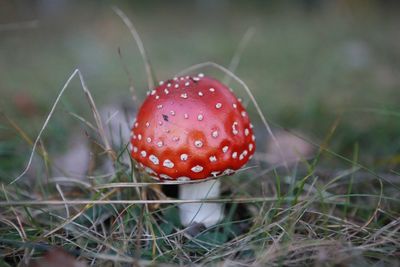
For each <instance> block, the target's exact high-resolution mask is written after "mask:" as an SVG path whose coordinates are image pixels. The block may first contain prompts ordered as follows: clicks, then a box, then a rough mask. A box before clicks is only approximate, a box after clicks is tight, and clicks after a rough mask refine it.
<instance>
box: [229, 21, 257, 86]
mask: <svg viewBox="0 0 400 267" xmlns="http://www.w3.org/2000/svg"><path fill="white" fill-rule="evenodd" d="M255 32H256V31H255V29H254V28H253V27H250V28H248V29H247V31H246V32H245V33H244V35H243V37H242V40H241V41H240V43H239V45H238V47H237V49H236V51H235V54H234V55H233V57H232V60H231V63H230V64H229V67H228V69H229V71H230V72H232V73H235V72H236V69H237V67H238V66H239V63H240V59H241V57H242V54H243V51H244V50H245V48H246V46H247V45H248V44H249V42H250V40H251V38H253V36H254V34H255ZM230 80H231V76H230V75H228V74H226V75H225V78H224V79H223V83H224V84H226V85H229V82H230Z"/></svg>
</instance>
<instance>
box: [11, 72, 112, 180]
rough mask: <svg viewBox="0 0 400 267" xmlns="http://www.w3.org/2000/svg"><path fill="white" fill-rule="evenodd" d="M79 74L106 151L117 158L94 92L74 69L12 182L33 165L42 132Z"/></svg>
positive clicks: (80, 74)
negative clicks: (102, 120)
mask: <svg viewBox="0 0 400 267" xmlns="http://www.w3.org/2000/svg"><path fill="white" fill-rule="evenodd" d="M77 74H78V76H79V79H80V82H81V85H82V89H83V91H84V93H85V95H86V97H87V98H88V100H89V104H90V107H91V109H92V112H93V115H94V119H95V121H96V124H97V127H98V131H99V135H100V137H101V138H102V141H103V142H104V146H105V149H106V152H107V153H108V154H109V155H110V157H111V159H112V160H113V161H114V160H115V158H116V156H115V153H113V151H112V149H111V146H110V143H109V142H108V139H107V137H106V134H105V131H104V127H103V124H102V122H101V118H100V114H99V112H98V110H97V108H96V104H95V102H94V100H93V97H92V94H91V93H90V91H89V89H88V88H87V86H86V83H85V81H84V79H83V76H82V73H81V72H80V70H79V69H76V70H74V71H73V73H72V74H71V75H70V76H69V78H68V79H67V81H66V82H65V84H64V86H63V88H62V89H61V91H60V92H59V94H58V95H57V98H56V100H55V101H54V103H53V106H52V107H51V109H50V112H49V114H48V115H47V117H46V120H45V122H44V123H43V125H42V128H41V129H40V131H39V134H38V135H37V137H36V140H35V142H34V143H33V147H32V151H31V153H30V156H29V160H28V163H27V165H26V166H25V168H24V170H23V171H22V173H21V174H20V175H18V176H17V177H16V178H15V179H14V180H13V181H11V182H10V184H14V183H15V182H17V181H18V180H19V179H21V178H22V177H23V176H24V175H25V174H26V173H27V171H28V170H29V168H30V167H31V164H32V160H33V156H34V154H35V152H36V148H37V146H38V144H39V141H40V138H41V137H42V134H43V132H44V130H45V129H46V127H47V125H48V123H49V121H50V119H51V118H52V117H53V114H54V112H55V109H56V107H57V106H58V103H59V102H60V99H61V97H62V96H63V94H64V92H65V91H66V90H67V88H68V85H69V84H70V83H71V81H72V79H73V78H74V77H75V76H76V75H77Z"/></svg>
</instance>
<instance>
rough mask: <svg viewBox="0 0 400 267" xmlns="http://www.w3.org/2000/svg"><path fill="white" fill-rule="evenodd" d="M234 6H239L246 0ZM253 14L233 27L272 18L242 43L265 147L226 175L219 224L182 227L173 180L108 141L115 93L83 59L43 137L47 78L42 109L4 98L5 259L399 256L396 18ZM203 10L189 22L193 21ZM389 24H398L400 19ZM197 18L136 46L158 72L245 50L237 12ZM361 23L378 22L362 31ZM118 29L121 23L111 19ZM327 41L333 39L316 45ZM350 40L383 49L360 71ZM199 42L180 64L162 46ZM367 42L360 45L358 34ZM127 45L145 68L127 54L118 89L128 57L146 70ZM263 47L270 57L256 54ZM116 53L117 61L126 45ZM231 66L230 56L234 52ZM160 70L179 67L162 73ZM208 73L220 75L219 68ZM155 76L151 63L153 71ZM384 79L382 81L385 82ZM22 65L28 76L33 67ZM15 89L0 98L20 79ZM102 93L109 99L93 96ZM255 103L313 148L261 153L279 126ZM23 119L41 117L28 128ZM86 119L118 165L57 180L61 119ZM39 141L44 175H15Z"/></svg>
mask: <svg viewBox="0 0 400 267" xmlns="http://www.w3.org/2000/svg"><path fill="white" fill-rule="evenodd" d="M236 8H238V9H235V10H240V6H236ZM262 8H263V6H261V7H260V9H262ZM128 10H129V9H128ZM235 10H234V12H238V11H235ZM268 10H269V9H268ZM100 11H102V12H105V11H104V10H103V9H100ZM153 11H154V12H156V10H153ZM247 12H248V11H247ZM252 12H253V13H250V14H251V15H248V13H246V10H245V11H244V13H243V18H242V20H239V22H242V23H244V24H255V25H256V26H260V25H261V26H263V25H264V24H263V23H266V25H268V27H267V28H268V29H267V31H264V29H263V28H261V30H259V29H258V28H257V27H256V32H255V34H254V37H253V38H254V39H252V40H250V41H248V42H247V43H248V44H247V48H245V49H244V50H243V51H242V56H241V63H240V65H239V66H238V68H237V73H238V76H239V77H241V78H242V79H243V80H245V81H249V82H248V83H247V84H248V85H249V88H250V89H251V90H252V93H253V94H254V95H255V99H257V100H258V101H257V102H258V103H259V105H260V108H259V109H258V110H257V109H255V108H253V106H252V105H250V104H249V112H250V114H251V116H252V118H253V120H254V121H255V124H256V129H257V133H256V134H257V145H258V155H257V157H255V159H254V160H253V161H252V162H251V163H250V164H249V166H250V168H248V169H245V170H243V171H241V172H239V173H237V174H236V175H234V176H229V177H223V178H221V179H222V182H223V194H222V196H221V198H220V199H216V200H211V201H216V202H222V203H225V218H224V220H223V221H222V222H220V223H219V224H218V225H216V226H214V227H211V228H208V229H200V230H199V231H198V233H196V234H195V235H194V236H191V235H189V234H188V229H185V228H184V227H183V226H182V225H181V224H180V222H179V220H178V218H179V216H178V213H177V212H178V208H177V204H178V203H179V201H178V200H177V199H176V198H175V197H174V196H173V194H169V193H168V192H169V191H171V190H172V189H173V188H174V186H175V185H164V186H163V191H162V192H161V191H160V188H159V185H157V184H156V183H153V182H152V181H150V180H148V179H147V178H146V177H144V176H142V175H140V174H138V173H136V172H135V170H134V169H133V168H131V166H130V165H126V164H125V163H123V161H122V156H123V155H124V154H125V153H127V151H126V147H125V146H124V145H119V146H118V145H113V144H111V143H110V144H108V145H107V142H108V141H107V138H106V137H105V134H104V133H103V132H104V129H103V130H102V128H105V127H106V126H104V125H102V122H101V121H100V120H99V116H100V115H99V114H98V112H97V108H96V104H97V103H98V102H100V103H102V102H103V103H104V102H106V100H107V99H109V95H107V93H106V89H105V88H104V87H102V85H101V83H100V81H101V80H102V79H104V78H100V79H99V80H100V81H95V80H96V79H94V78H93V77H96V75H93V73H91V72H90V70H89V71H88V72H87V73H88V75H87V76H88V78H86V75H85V74H86V72H85V70H81V73H79V74H83V75H85V79H83V78H82V77H81V78H82V79H81V80H80V83H79V79H78V78H79V75H78V72H76V73H75V74H76V75H77V76H75V77H74V79H72V80H71V83H70V84H66V86H65V90H66V91H65V95H61V94H59V95H58V96H59V97H60V102H59V105H60V104H61V105H60V106H57V107H56V108H55V109H54V114H53V117H51V119H49V123H48V124H47V125H46V126H47V127H44V128H43V129H44V131H43V136H40V138H37V139H35V138H36V137H37V136H38V135H37V133H38V132H40V129H42V126H43V121H44V119H43V118H46V117H47V115H48V114H49V113H48V112H49V110H50V108H48V105H50V103H51V104H54V102H51V101H50V99H55V97H51V94H50V93H48V92H43V91H40V90H43V89H40V88H41V87H43V84H42V83H40V82H36V83H33V85H32V86H36V87H35V88H37V90H38V91H36V94H37V95H39V96H45V98H44V100H41V101H42V102H45V103H46V104H45V105H44V107H43V108H38V110H39V111H38V113H39V114H38V115H37V117H35V118H33V119H32V118H29V117H26V116H22V115H21V114H19V113H18V112H19V111H18V110H17V109H15V108H14V107H11V105H10V103H7V104H5V105H3V110H2V112H3V114H2V116H3V119H2V120H1V121H0V131H1V132H0V133H1V135H2V136H3V137H5V138H4V141H1V142H0V160H1V161H0V164H1V165H0V167H1V168H0V179H1V189H0V255H1V257H2V259H1V260H0V266H1V265H3V266H15V265H18V264H19V265H20V266H23V264H24V263H26V262H28V261H30V260H32V259H36V258H38V257H40V256H41V255H43V253H45V252H46V251H48V250H49V249H51V248H53V247H55V246H60V247H62V248H63V249H65V250H66V251H68V252H69V253H70V254H72V255H74V256H76V257H78V258H79V259H80V260H84V261H85V262H86V263H87V264H88V265H93V266H104V265H106V266H131V265H132V264H135V265H159V266H163V265H167V266H168V265H172V266H175V265H189V264H199V265H222V264H225V265H228V266H229V265H235V266H236V265H237V266H241V265H245V266H247V265H254V266H262V265H267V266H304V265H307V266H308V265H313V266H398V265H400V261H399V260H398V258H399V256H400V231H399V230H400V221H399V218H400V203H399V202H400V197H399V188H400V185H399V172H398V165H399V160H398V151H399V145H400V143H399V138H398V133H399V130H400V128H399V126H398V125H399V124H398V123H397V120H398V115H399V111H398V104H397V103H396V101H397V99H398V98H396V96H398V86H399V82H398V81H396V79H395V78H394V77H393V75H394V74H393V73H394V72H395V71H394V70H396V68H398V65H397V62H396V61H395V60H392V58H396V57H398V52H396V49H387V48H392V47H393V46H395V45H394V44H393V42H392V41H393V40H392V38H395V37H390V36H391V35H390V34H392V33H393V30H394V29H393V27H391V26H390V25H392V24H390V25H389V27H387V24H386V23H384V22H382V21H381V20H380V19H381V17H380V16H379V14H377V13H375V12H372V11H371V12H372V13H371V14H373V15H371V14H370V15H367V16H366V17H362V19H359V18H358V17H357V16H359V15H360V14H356V15H354V17H351V18H350V19H349V18H347V20H345V21H340V20H339V19H338V17H340V16H339V15H340V14H342V13H340V12H339V13H335V12H328V11H327V10H325V9H322V10H319V11H318V12H319V13H316V14H315V13H313V14H312V18H309V19H307V18H306V17H305V16H304V15H302V14H299V13H297V12H295V11H293V10H292V11H291V12H293V13H291V12H289V13H288V14H286V15H282V16H277V15H273V14H270V13H268V14H270V16H269V17H268V16H267V18H263V17H262V16H260V15H259V13H257V11H255V10H253V11H252ZM145 14H146V13H145V12H143V15H142V17H140V16H139V17H138V20H139V21H140V20H142V22H141V23H138V24H135V26H139V25H145V22H146V21H148V18H146V16H145ZM238 14H240V15H242V14H241V13H238ZM246 14H247V15H246ZM159 15H160V16H162V15H161V14H159ZM360 16H361V15H360ZM375 16H376V17H375ZM115 17H116V16H115V15H114V19H115V20H116V21H118V20H117V19H116V18H115ZM140 18H141V19H140ZM199 18H201V17H196V16H193V17H192V19H193V20H195V22H196V21H197V19H199ZM234 18H235V19H238V18H239V16H234ZM184 20H185V21H188V23H190V22H189V21H190V20H186V19H185V18H184ZM228 20H229V18H228ZM338 20H339V21H338ZM388 20H389V21H393V20H394V21H396V20H395V19H392V18H391V17H389V18H388ZM163 21H167V20H163ZM349 21H350V22H349ZM179 22H180V21H176V22H174V21H172V22H169V24H168V25H167V27H166V28H168V27H170V28H171V29H176V27H171V25H175V23H177V24H179ZM195 22H192V23H193V24H196V25H197V26H196V25H194V26H193V25H192V27H194V28H195V29H197V30H198V31H196V33H195V34H193V35H192V36H194V38H195V39H193V40H192V41H190V40H189V41H187V42H184V44H180V42H176V40H175V39H174V38H173V37H171V36H169V35H168V32H167V30H166V29H164V28H163V27H165V26H162V25H161V26H160V25H156V26H147V27H148V28H147V29H148V30H149V31H148V32H151V30H152V29H153V30H154V29H158V33H159V35H157V36H152V37H149V36H148V35H149V33H147V31H144V32H146V33H147V35H145V36H144V37H147V39H149V40H150V41H147V42H145V43H146V46H145V47H142V49H143V48H146V49H147V50H148V51H150V53H149V58H150V59H153V60H152V62H153V67H155V68H156V69H161V70H162V71H161V73H160V74H159V73H156V74H158V75H160V77H161V76H162V77H163V76H164V75H165V76H169V75H174V74H175V73H177V72H179V70H181V69H184V68H185V67H187V66H189V65H192V64H196V63H199V62H202V61H204V60H201V59H203V58H204V57H205V55H202V53H210V54H208V55H211V57H213V56H212V55H215V57H216V58H224V57H226V58H230V57H231V54H233V52H234V50H235V47H236V46H239V47H240V46H241V45H240V44H239V43H240V35H241V34H243V33H245V32H246V31H245V30H243V31H242V30H232V32H233V33H232V36H235V38H236V37H238V36H239V37H238V38H236V39H235V40H236V42H235V43H234V44H231V43H232V42H231V41H232V40H233V37H232V36H230V35H229V34H227V36H225V37H224V38H222V37H221V36H219V34H221V32H224V29H225V28H226V26H227V25H234V26H235V25H236V26H237V25H240V23H239V22H232V24H229V23H227V22H224V23H226V24H224V25H222V26H215V29H213V30H210V31H209V32H207V31H205V30H204V29H203V28H202V27H204V26H201V24H200V23H195ZM128 25H129V24H128ZM199 25H200V26H199ZM349 25H350V26H351V27H349ZM251 26H253V25H251ZM365 26H368V27H367V28H368V29H369V30H368V31H366V30H364V27H365ZM121 28H122V29H123V24H122V23H120V24H118V27H116V29H121ZM160 28H161V29H160ZM228 28H229V27H228ZM322 29H323V30H324V31H321V30H322ZM257 30H259V31H260V33H259V34H257ZM172 31H173V33H174V34H179V32H178V33H176V32H175V31H176V30H172ZM382 31H383V34H381V32H382ZM239 32H240V33H239ZM328 33H329V34H328ZM79 34H80V33H78V35H79ZM170 34H171V33H170ZM174 34H172V36H174ZM204 36H206V37H207V38H203V37H204ZM175 38H176V37H175ZM320 38H323V39H324V38H325V39H324V40H326V41H323V42H322V43H321V42H320V41H318V40H319V39H320ZM224 39H227V40H224ZM354 39H357V40H360V39H361V40H363V44H364V45H365V44H366V45H367V46H368V49H369V50H370V54H372V55H374V56H373V57H375V58H373V59H370V60H372V61H373V63H366V64H367V65H363V67H361V68H358V67H356V68H355V69H354V66H353V67H351V66H348V65H346V64H350V63H345V62H343V59H340V58H341V53H343V51H342V50H340V49H341V48H340V46H341V45H346V44H347V42H348V41H349V40H350V43H351V42H352V40H354ZM157 40H158V42H157ZM159 40H163V42H162V45H157V44H158V43H159ZM211 40H215V43H214V42H213V41H211ZM378 40H380V41H378ZM4 42H5V43H6V44H5V43H3V46H2V47H4V49H3V51H7V47H8V44H7V41H4ZM113 42H115V40H113ZM195 43H203V44H205V45H206V44H209V45H206V46H205V47H204V48H201V49H199V50H196V51H195V52H194V53H193V54H194V55H192V54H189V55H183V56H182V58H181V59H180V60H179V61H178V60H177V61H174V60H171V58H170V57H169V56H167V54H168V53H171V54H174V56H176V51H185V49H187V48H185V47H186V46H188V45H194V44H195ZM210 43H211V44H210ZM228 43H229V44H228ZM164 46H165V47H164ZM350 46H351V44H350ZM169 47H175V48H174V49H172V48H169ZM338 47H339V48H338ZM356 47H357V44H356ZM359 48H360V47H359ZM168 49H170V50H168ZM175 49H178V50H175ZM241 49H242V48H240V50H241ZM346 49H347V48H346ZM351 49H353V48H350V50H351ZM360 49H361V51H364V50H363V49H364V48H363V45H361V48H360ZM227 50H228V52H229V53H228V52H227ZM123 51H124V50H123V49H122V53H121V57H122V59H123V61H124V62H125V64H127V62H135V63H134V65H135V66H133V67H132V66H129V65H126V66H125V70H124V67H121V65H119V68H120V70H121V72H120V73H118V72H117V71H115V70H114V71H112V70H110V69H108V70H107V71H106V73H107V75H109V77H110V79H115V80H118V81H119V83H117V84H119V85H121V84H123V83H121V82H120V81H121V80H123V81H129V79H128V78H126V72H129V69H130V68H131V69H134V71H133V73H134V74H136V75H133V76H135V77H136V76H138V75H137V73H145V72H146V71H145V69H144V68H143V65H141V64H139V63H136V62H138V61H137V60H138V59H139V58H140V53H137V52H135V53H133V52H132V54H135V55H134V56H132V55H127V53H124V52H123ZM174 51H175V53H172V52H174ZM209 51H214V52H209ZM259 51H263V52H264V53H263V54H262V55H260V53H259ZM282 51H284V52H282ZM346 51H347V50H346ZM397 51H398V50H397ZM231 52H232V53H231ZM3 53H5V52H3ZM153 53H154V54H153ZM213 53H215V54H213ZM345 53H346V52H345ZM138 54H139V56H138ZM113 55H114V57H115V58H117V59H118V58H119V57H118V55H117V54H116V53H114V54H113ZM142 55H143V51H142ZM153 55H154V56H153ZM59 57H60V56H59ZM133 57H134V58H133ZM370 57H371V56H370ZM361 58H364V56H362V57H361ZM52 60H55V59H52ZM118 60H119V59H118ZM111 62H113V63H111V64H115V65H113V67H115V66H117V65H118V64H120V63H118V64H117V63H115V62H114V61H111ZM167 62H171V66H168V65H166V64H167ZM266 62H268V64H266ZM66 65H68V64H63V66H62V67H61V70H57V69H54V70H52V69H48V70H47V71H48V72H49V73H51V71H54V72H55V73H58V72H60V73H62V74H63V76H62V77H63V78H62V79H60V80H58V81H57V84H59V83H60V81H61V80H66V79H67V78H68V77H66V76H67V75H66V73H70V72H71V70H68V71H65V69H64V68H66V67H65V66H66ZM223 65H227V66H228V65H229V60H226V64H223ZM12 68H13V67H12V66H11V69H12ZM141 68H142V69H141ZM140 69H141V70H140ZM166 69H167V70H168V71H170V70H171V69H173V71H171V73H167V71H166ZM382 69H383V73H384V74H379V73H380V72H381V71H382ZM204 70H205V71H207V73H211V74H213V75H215V76H217V77H219V78H221V79H223V78H224V75H223V74H224V73H221V72H217V71H216V70H213V69H209V68H207V69H204ZM102 71H103V70H102ZM131 71H132V70H131ZM147 73H150V72H149V70H148V69H147ZM266 73H267V74H268V75H267V74H266ZM167 74H168V75H167ZM91 75H92V76H91ZM97 75H98V74H97ZM379 75H383V76H384V78H383V80H380V79H382V78H379V77H380V76H379ZM13 76H18V77H21V76H23V70H21V72H19V73H18V72H15V73H13ZM39 76H40V75H39ZM99 76H101V75H99ZM266 76H269V77H270V78H268V77H266ZM378 76H379V77H378ZM97 77H98V76H97ZM145 77H148V76H145ZM52 79H53V78H49V81H48V82H49V83H51V80H52ZM84 80H85V81H86V85H87V86H85V84H84V83H83V81H84ZM142 80H143V81H141V80H140V79H139V81H136V80H134V79H132V81H133V83H134V85H135V89H136V92H138V98H139V99H140V98H143V94H144V91H143V90H138V88H146V85H145V82H146V79H142ZM266 80H267V81H266ZM387 80H389V82H388V81H387ZM12 82H13V79H10V78H9V79H5V81H4V82H3V86H4V87H2V88H7V86H8V85H10V84H11V83H12ZM18 83H21V84H23V82H21V81H19V82H18ZM53 85H54V84H53ZM125 85H126V84H125ZM231 85H232V87H233V88H234V89H235V91H236V92H237V93H238V94H239V95H241V96H242V97H243V98H244V99H249V97H248V96H246V94H245V93H244V92H243V91H242V88H241V86H242V85H243V84H242V85H241V84H240V82H239V83H238V81H237V80H236V81H235V80H234V79H231ZM128 86H129V84H128ZM128 86H127V87H128ZM54 87H55V88H61V86H60V85H58V86H54ZM82 87H83V89H84V90H83V92H82V90H81V88H82ZM67 88H70V89H67ZM349 88H351V90H350V89H349ZM5 90H6V91H2V92H3V93H4V95H5V94H6V93H9V92H8V91H7V90H10V89H5ZM58 90H59V89H58ZM74 90H75V91H74ZM98 90H99V91H98ZM72 92H74V95H73V93H72ZM94 92H96V94H95V93H94ZM10 94H11V93H10ZM92 94H93V95H92ZM102 94H103V97H98V96H101V95H102ZM127 94H128V93H127ZM11 95H12V94H11ZM84 96H86V98H85V97H84ZM96 96H97V97H96ZM125 97H126V95H125ZM70 113H74V114H76V116H75V117H73V116H70V115H69V114H70ZM260 113H261V114H265V115H268V116H266V117H267V120H268V122H269V123H271V127H272V131H273V132H278V130H279V129H284V130H286V131H288V132H289V133H291V134H292V135H293V136H296V135H300V136H301V137H302V138H303V139H305V140H306V141H307V142H308V143H309V144H310V145H312V146H314V148H315V149H314V151H315V153H314V154H313V156H312V157H311V158H304V159H301V160H300V161H298V162H297V163H296V164H294V165H293V164H292V165H289V166H288V167H287V168H285V167H284V166H271V165H270V164H269V163H268V162H266V160H265V158H266V157H265V153H266V151H265V150H266V149H265V143H266V142H267V141H268V140H269V139H270V138H271V136H270V135H269V134H268V131H266V130H265V127H264V126H265V125H263V124H262V120H261V119H258V114H260ZM93 114H94V115H93ZM18 115H19V116H18ZM6 118H7V119H6ZM77 118H81V119H77ZM27 122H30V123H32V127H28V126H26V125H29V124H26V123H27ZM89 123H90V125H89ZM77 124H79V127H80V128H81V129H82V131H85V132H86V133H87V136H88V137H87V139H88V140H89V142H90V143H91V144H92V147H93V153H95V154H98V157H100V158H101V159H102V160H112V161H113V163H114V171H113V172H112V173H108V174H104V172H102V170H101V168H100V164H99V163H98V162H97V161H95V163H94V167H93V170H92V172H91V173H90V174H88V177H86V178H87V179H84V180H82V179H76V178H73V177H70V176H68V174H66V175H65V177H54V176H53V175H52V164H53V159H54V155H55V154H56V152H57V151H58V152H59V151H60V150H62V149H63V148H65V146H66V145H65V139H66V137H67V136H68V135H72V134H73V133H72V131H68V130H66V129H68V128H67V127H68V126H69V125H77ZM28 128H29V129H28ZM93 128H94V129H93ZM99 129H100V130H99ZM298 131H301V132H303V133H304V132H305V133H306V134H299V133H298ZM306 136H309V137H306ZM35 140H36V141H37V142H35ZM58 143H64V145H63V144H61V145H60V144H58ZM34 144H37V149H36V153H35V154H34V157H33V163H34V167H35V168H34V173H32V172H31V173H29V175H28V176H30V177H21V179H19V180H18V181H17V182H15V183H14V184H10V182H11V181H12V180H14V179H15V177H18V174H20V172H21V170H23V168H24V166H25V164H26V159H27V157H28V156H27V155H28V153H27V151H30V150H31V149H32V146H33V145H34ZM111 151H112V152H111ZM21 155H25V156H24V157H21ZM109 156H111V157H109ZM29 178H30V179H29ZM117 183H118V184H117ZM110 184H113V185H110ZM116 185H119V186H116ZM165 194H167V195H165ZM193 201H195V202H196V201H200V202H201V201H203V202H204V200H193Z"/></svg>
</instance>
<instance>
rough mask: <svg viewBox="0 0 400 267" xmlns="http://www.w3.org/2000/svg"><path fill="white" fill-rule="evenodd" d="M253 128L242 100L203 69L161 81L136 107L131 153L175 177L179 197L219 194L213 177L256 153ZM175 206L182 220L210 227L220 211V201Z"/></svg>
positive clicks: (161, 174) (143, 165)
mask: <svg viewBox="0 0 400 267" xmlns="http://www.w3.org/2000/svg"><path fill="white" fill-rule="evenodd" d="M252 128H253V127H252V124H251V123H250V120H249V117H248V115H247V112H246V110H245V108H244V107H243V105H242V104H241V100H240V99H238V98H237V97H236V96H235V95H234V94H233V93H232V91H231V90H230V89H229V88H228V87H226V86H225V85H223V84H222V83H221V82H219V81H217V80H215V79H213V78H210V77H206V76H204V75H203V74H199V75H197V76H185V77H175V78H174V79H170V80H167V81H165V82H160V85H159V86H158V87H156V88H155V89H154V90H151V91H150V92H149V93H148V96H147V98H146V99H145V101H144V103H143V104H142V106H141V107H140V109H139V112H138V115H137V118H136V120H135V121H134V123H133V127H132V131H131V144H130V151H131V156H132V158H133V159H134V160H135V161H136V162H137V163H138V166H139V168H140V169H141V170H143V171H145V172H147V173H148V174H149V175H150V176H151V177H153V178H155V179H157V180H159V181H179V182H180V187H179V198H180V199H198V198H200V199H207V198H218V196H219V194H220V182H219V181H218V179H216V178H218V177H220V176H224V175H231V174H233V173H234V172H235V171H236V170H238V169H240V168H241V167H242V166H243V165H245V164H246V163H247V162H248V161H249V159H251V157H252V155H253V154H254V150H255V137H254V134H253V130H252ZM196 182H197V183H196ZM179 209H180V219H181V222H182V225H184V226H188V225H190V224H191V223H202V224H204V225H205V226H206V227H210V226H212V225H215V224H216V223H218V222H219V221H220V220H221V219H222V214H223V209H222V205H221V204H219V203H190V204H181V205H179Z"/></svg>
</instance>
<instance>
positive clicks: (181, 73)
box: [177, 61, 289, 173]
mask: <svg viewBox="0 0 400 267" xmlns="http://www.w3.org/2000/svg"><path fill="white" fill-rule="evenodd" d="M204 67H214V68H216V69H218V70H220V71H222V72H224V73H225V74H227V75H229V76H230V77H232V78H233V79H234V80H235V81H236V82H238V83H239V84H240V85H241V86H242V87H243V88H244V90H245V91H246V93H247V94H248V96H249V97H250V100H251V101H252V103H253V105H254V107H255V108H256V110H257V112H258V115H259V116H260V118H261V121H262V123H263V125H264V127H265V129H266V130H267V132H268V134H269V135H270V136H271V138H272V140H273V141H274V143H275V145H276V147H277V149H278V151H279V153H280V157H281V158H282V162H283V165H284V166H285V169H286V170H287V172H288V173H289V168H288V165H287V161H286V159H285V157H284V156H283V152H282V149H281V146H280V144H279V142H278V140H277V139H276V137H275V135H274V133H273V132H272V130H271V127H270V126H269V123H268V121H267V119H266V118H265V116H264V114H263V112H262V110H261V108H260V106H259V105H258V102H257V100H256V99H255V97H254V95H253V93H252V92H251V91H250V89H249V87H248V86H247V84H246V83H245V82H244V81H243V80H241V79H240V78H239V77H238V76H236V75H235V74H234V73H232V72H231V71H229V70H228V69H227V68H225V67H223V66H221V65H219V64H217V63H215V62H211V61H208V62H203V63H200V64H196V65H193V66H190V67H188V68H186V69H185V70H183V71H181V72H180V73H178V74H177V76H181V75H183V74H186V73H188V72H192V71H194V70H196V69H201V68H204Z"/></svg>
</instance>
